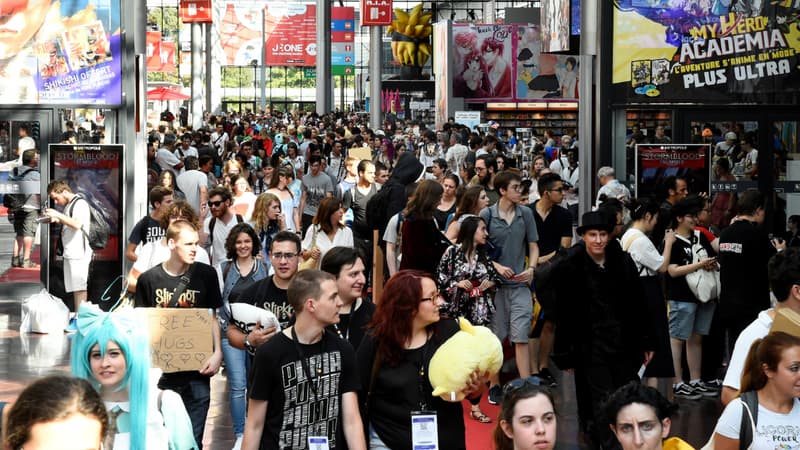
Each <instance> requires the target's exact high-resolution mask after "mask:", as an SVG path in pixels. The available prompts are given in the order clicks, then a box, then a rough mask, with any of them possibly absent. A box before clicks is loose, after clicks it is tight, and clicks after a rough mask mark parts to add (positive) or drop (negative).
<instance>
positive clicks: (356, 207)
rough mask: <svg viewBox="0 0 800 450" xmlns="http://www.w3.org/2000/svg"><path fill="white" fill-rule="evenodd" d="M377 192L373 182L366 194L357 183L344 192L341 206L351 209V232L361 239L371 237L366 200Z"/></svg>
mask: <svg viewBox="0 0 800 450" xmlns="http://www.w3.org/2000/svg"><path fill="white" fill-rule="evenodd" d="M376 192H378V190H377V188H376V187H375V185H374V184H373V185H372V186H371V187H370V189H369V192H368V193H367V194H363V193H362V192H361V191H360V190H358V185H356V186H353V187H352V188H351V189H350V190H348V191H347V192H345V194H344V201H343V204H342V207H343V208H344V209H347V208H350V209H352V210H353V227H352V228H353V234H354V235H355V236H357V237H360V238H361V239H372V233H371V231H370V229H369V225H367V202H368V201H369V199H371V198H372V196H373V195H375V193H376Z"/></svg>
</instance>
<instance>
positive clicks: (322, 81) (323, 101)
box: [317, 0, 333, 114]
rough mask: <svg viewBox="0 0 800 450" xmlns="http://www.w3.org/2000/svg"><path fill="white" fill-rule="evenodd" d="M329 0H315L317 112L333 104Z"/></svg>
mask: <svg viewBox="0 0 800 450" xmlns="http://www.w3.org/2000/svg"><path fill="white" fill-rule="evenodd" d="M330 36H331V0H317V113H318V114H327V113H329V112H331V109H332V106H333V79H332V78H331V39H330Z"/></svg>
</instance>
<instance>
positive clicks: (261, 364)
mask: <svg viewBox="0 0 800 450" xmlns="http://www.w3.org/2000/svg"><path fill="white" fill-rule="evenodd" d="M298 348H299V349H300V351H298ZM300 352H302V358H303V359H304V360H305V363H303V362H301V354H300ZM355 362H356V361H355V352H354V351H353V347H352V346H351V345H350V344H349V343H348V342H347V341H345V340H344V339H340V338H339V337H338V336H337V335H336V334H334V333H331V332H330V331H326V332H325V334H324V335H323V338H322V340H321V341H319V342H317V343H314V344H311V345H304V344H296V343H295V341H294V340H292V339H291V338H289V337H288V336H286V334H284V333H283V332H281V333H279V334H278V335H277V336H275V337H274V338H272V339H270V340H269V341H267V342H266V343H265V344H264V345H262V346H260V347H259V348H258V350H257V352H256V356H255V359H254V360H253V369H252V372H251V373H252V383H251V384H250V398H252V399H254V400H266V401H267V415H266V418H265V421H264V432H263V433H262V435H261V445H260V446H259V449H260V450H278V449H280V450H295V449H304V448H307V447H308V436H309V435H312V436H327V437H328V442H329V446H330V448H331V449H336V448H346V445H345V443H344V442H342V443H339V442H338V441H337V434H336V430H337V428H338V426H339V420H340V419H341V401H342V394H344V393H347V392H355V391H357V390H358V389H359V388H360V387H361V383H360V382H359V378H358V371H357V370H356V365H355ZM306 370H308V371H309V372H311V375H309V374H307V372H306ZM312 386H316V390H315V389H314V388H313V387H312Z"/></svg>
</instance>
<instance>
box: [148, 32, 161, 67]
mask: <svg viewBox="0 0 800 450" xmlns="http://www.w3.org/2000/svg"><path fill="white" fill-rule="evenodd" d="M160 55H161V32H160V31H148V32H147V36H146V44H145V58H147V71H148V72H158V71H159V69H160V68H161V57H160Z"/></svg>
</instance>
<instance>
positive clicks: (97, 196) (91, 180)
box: [49, 144, 124, 261]
mask: <svg viewBox="0 0 800 450" xmlns="http://www.w3.org/2000/svg"><path fill="white" fill-rule="evenodd" d="M123 147H124V146H123V145H118V144H113V145H96V144H79V145H62V144H58V145H56V144H51V145H50V146H49V151H50V155H51V156H50V158H51V161H52V163H51V168H50V179H52V180H59V179H60V180H66V182H67V184H68V185H69V186H70V188H71V189H72V191H73V192H75V193H78V194H81V195H83V197H84V198H86V200H87V201H88V202H89V204H90V205H92V207H94V208H95V209H96V210H97V211H100V212H101V213H102V215H103V217H104V218H105V220H106V221H107V222H108V225H109V239H108V245H107V246H106V248H105V249H104V250H100V251H95V259H99V260H103V261H121V259H120V254H121V252H120V249H121V247H120V235H121V233H122V225H121V223H122V212H121V209H120V204H121V201H122V190H121V188H122V179H121V175H120V170H121V169H122V167H121V165H122V163H121V160H120V157H121V155H122V149H123ZM51 228H52V227H51Z"/></svg>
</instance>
